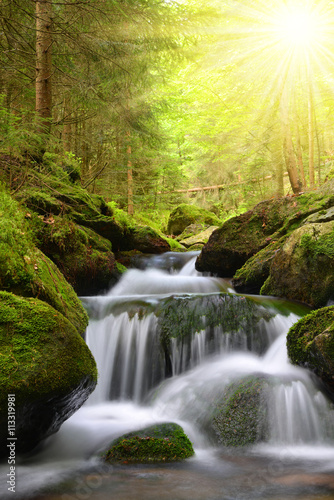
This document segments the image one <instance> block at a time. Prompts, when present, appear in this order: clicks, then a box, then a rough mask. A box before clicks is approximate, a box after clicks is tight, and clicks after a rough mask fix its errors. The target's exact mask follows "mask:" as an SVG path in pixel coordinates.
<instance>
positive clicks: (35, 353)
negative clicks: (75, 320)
mask: <svg viewBox="0 0 334 500" xmlns="http://www.w3.org/2000/svg"><path fill="white" fill-rule="evenodd" d="M0 351H1V356H0V366H1V370H0V374H1V375H0V429H1V431H0V442H1V454H2V455H4V454H5V451H6V443H8V441H7V438H8V431H7V428H8V426H7V422H8V407H9V406H11V408H15V431H14V434H10V436H13V437H14V436H15V438H17V439H16V440H15V446H16V451H17V452H18V453H22V452H27V451H30V450H32V449H33V448H34V447H35V446H36V445H37V444H38V443H39V442H40V441H41V440H42V439H44V438H45V437H47V436H49V435H50V434H53V433H54V432H56V431H57V430H58V429H59V427H60V425H61V424H62V422H63V421H64V420H66V419H67V418H68V417H70V416H71V415H72V414H73V413H74V412H75V411H76V410H77V409H78V408H79V407H80V406H81V405H82V404H83V403H84V401H85V400H86V399H87V397H88V396H89V394H90V393H91V392H92V391H93V389H94V388H95V385H96V382H97V370H96V365H95V361H94V359H93V356H92V355H91V353H90V351H89V349H88V347H87V345H86V344H85V342H84V340H83V339H82V337H81V336H80V335H79V333H78V332H77V330H76V328H75V327H74V326H73V324H72V323H71V322H70V321H69V320H67V319H66V318H65V317H64V316H63V315H62V314H61V313H59V312H58V311H56V310H55V309H54V308H53V307H51V306H50V305H48V304H46V303H45V302H42V301H40V300H38V299H36V298H22V297H17V296H15V295H13V294H11V293H8V292H0ZM8 395H11V401H10V403H11V404H10V405H9V399H8V398H9V396H8ZM13 398H14V399H13ZM12 403H14V404H12ZM12 432H13V431H12ZM10 436H9V437H10Z"/></svg>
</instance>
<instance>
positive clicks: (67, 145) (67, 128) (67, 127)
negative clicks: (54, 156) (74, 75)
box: [62, 97, 72, 151]
mask: <svg viewBox="0 0 334 500" xmlns="http://www.w3.org/2000/svg"><path fill="white" fill-rule="evenodd" d="M70 117H71V112H70V103H69V100H68V98H66V97H65V99H64V126H63V134H62V141H63V147H64V150H65V151H71V146H72V123H71V118H70Z"/></svg>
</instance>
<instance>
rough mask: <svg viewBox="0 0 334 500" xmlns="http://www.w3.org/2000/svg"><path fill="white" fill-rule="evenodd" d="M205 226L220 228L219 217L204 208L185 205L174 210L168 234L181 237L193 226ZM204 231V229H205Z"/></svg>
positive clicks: (169, 220)
mask: <svg viewBox="0 0 334 500" xmlns="http://www.w3.org/2000/svg"><path fill="white" fill-rule="evenodd" d="M195 223H196V224H203V226H205V225H208V226H220V224H221V221H220V220H219V219H218V217H217V216H216V215H215V214H214V213H212V212H209V211H208V210H205V209H204V208H199V207H196V206H195V205H187V204H186V203H183V204H181V205H179V206H178V207H177V208H175V210H173V211H172V212H171V214H170V216H169V219H168V225H167V231H168V234H173V235H176V236H177V235H179V234H181V233H182V232H183V231H184V230H185V229H186V227H187V226H190V225H191V224H195ZM203 229H204V227H203Z"/></svg>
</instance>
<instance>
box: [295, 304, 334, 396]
mask: <svg viewBox="0 0 334 500" xmlns="http://www.w3.org/2000/svg"><path fill="white" fill-rule="evenodd" d="M287 348H288V355H289V358H290V360H291V361H292V363H294V364H296V365H299V366H303V367H306V368H309V369H310V370H312V371H313V372H314V373H316V374H317V375H318V376H319V377H320V378H321V380H322V381H323V383H324V384H325V385H326V387H327V389H328V390H329V392H330V394H331V398H332V399H333V400H334V307H332V306H330V307H324V308H322V309H319V310H317V311H313V312H311V313H310V314H308V315H307V316H304V317H303V318H302V319H301V320H299V321H298V322H297V323H296V324H295V325H294V326H293V327H292V328H290V330H289V333H288V336H287Z"/></svg>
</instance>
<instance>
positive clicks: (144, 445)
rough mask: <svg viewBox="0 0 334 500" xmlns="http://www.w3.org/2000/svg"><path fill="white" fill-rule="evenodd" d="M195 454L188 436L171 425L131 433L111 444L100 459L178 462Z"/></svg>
mask: <svg viewBox="0 0 334 500" xmlns="http://www.w3.org/2000/svg"><path fill="white" fill-rule="evenodd" d="M193 455H194V450H193V447H192V444H191V442H190V440H189V438H188V436H187V435H186V434H185V433H184V431H183V429H182V427H180V426H179V425H177V424H174V423H162V424H156V425H153V426H151V427H147V428H146V429H142V430H140V431H135V432H130V433H129V434H125V435H124V436H121V437H120V438H118V439H117V440H116V441H114V442H113V443H111V445H110V447H109V448H108V450H107V451H106V452H105V453H104V455H103V458H104V460H106V461H107V462H111V463H112V462H122V463H152V462H158V463H161V462H177V461H180V460H184V459H186V458H189V457H191V456H193Z"/></svg>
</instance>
